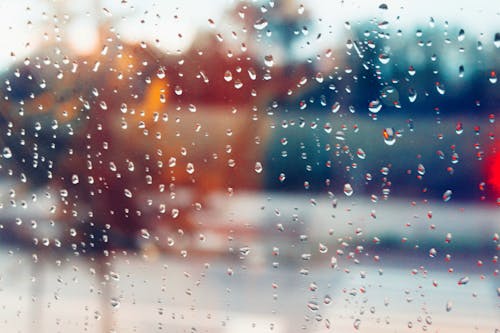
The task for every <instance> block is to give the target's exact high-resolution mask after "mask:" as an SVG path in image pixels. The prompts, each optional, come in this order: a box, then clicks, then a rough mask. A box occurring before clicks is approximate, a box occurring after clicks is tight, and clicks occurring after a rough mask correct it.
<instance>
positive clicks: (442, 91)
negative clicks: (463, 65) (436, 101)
mask: <svg viewBox="0 0 500 333" xmlns="http://www.w3.org/2000/svg"><path fill="white" fill-rule="evenodd" d="M436 90H437V92H438V93H439V94H440V95H444V94H445V93H446V89H445V87H444V84H442V83H441V82H436Z"/></svg>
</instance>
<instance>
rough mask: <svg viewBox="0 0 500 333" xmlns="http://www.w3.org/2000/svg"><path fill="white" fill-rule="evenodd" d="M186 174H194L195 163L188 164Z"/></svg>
mask: <svg viewBox="0 0 500 333" xmlns="http://www.w3.org/2000/svg"><path fill="white" fill-rule="evenodd" d="M186 172H187V173H188V174H190V175H192V174H193V173H194V164H193V163H188V164H187V165H186Z"/></svg>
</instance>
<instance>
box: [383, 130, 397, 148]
mask: <svg viewBox="0 0 500 333" xmlns="http://www.w3.org/2000/svg"><path fill="white" fill-rule="evenodd" d="M382 136H383V137H384V142H385V144H386V145H388V146H392V145H394V143H396V131H395V130H394V128H392V127H387V128H384V130H383V131H382Z"/></svg>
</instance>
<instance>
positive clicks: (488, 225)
mask: <svg viewBox="0 0 500 333" xmlns="http://www.w3.org/2000/svg"><path fill="white" fill-rule="evenodd" d="M220 199H221V200H222V199H223V198H220ZM213 200H215V201H217V200H218V199H217V197H215V198H214V199H213ZM223 201H224V200H223ZM358 201H359V203H358V202H356V201H353V200H350V201H349V202H347V201H345V200H339V201H338V202H337V206H336V208H333V207H332V205H331V203H330V200H317V201H316V202H315V204H314V205H312V204H311V202H310V201H308V200H304V198H301V197H300V196H286V195H282V194H281V195H280V194H272V193H268V194H267V195H250V194H247V195H242V196H241V197H238V196H236V197H235V198H232V199H229V200H227V199H225V203H226V206H225V208H226V209H225V210H223V214H222V215H221V216H220V217H219V218H214V216H212V220H210V221H206V223H217V221H220V222H219V223H221V224H230V225H231V226H232V227H233V228H236V227H237V226H238V223H239V221H245V223H246V224H247V228H249V229H250V230H254V231H255V232H254V233H253V236H252V237H251V238H245V233H243V232H241V231H239V232H238V233H235V236H237V237H236V238H235V239H232V240H228V239H226V240H225V241H224V240H222V241H221V240H220V239H218V241H217V242H215V240H214V242H215V243H213V244H210V242H211V241H212V239H215V238H211V237H210V236H209V234H207V236H206V240H205V241H204V242H203V243H206V244H205V246H206V247H208V248H210V252H207V253H206V254H203V246H199V247H198V250H197V251H195V249H196V247H197V245H196V244H197V242H200V241H199V240H193V241H192V244H190V245H189V249H188V250H187V255H186V256H185V257H183V255H181V251H182V247H177V246H176V245H174V246H173V248H174V250H173V251H172V252H171V254H170V255H164V254H157V253H155V252H151V251H150V252H147V251H146V252H140V253H136V254H134V253H131V252H129V253H128V255H126V256H124V255H123V254H120V252H117V253H116V254H115V255H111V256H110V259H109V262H110V263H111V266H109V268H108V269H109V271H110V273H109V274H108V275H107V276H106V278H107V281H106V283H108V284H110V285H111V289H112V295H111V298H110V299H104V300H102V298H103V297H104V296H101V295H99V293H100V290H101V287H102V284H100V283H98V282H96V281H97V280H96V279H95V276H94V274H92V273H91V272H92V269H95V267H94V266H93V263H92V261H89V260H88V259H87V258H82V259H79V258H78V257H73V256H70V255H68V256H67V259H65V260H63V261H62V263H60V266H58V265H57V264H56V263H57V260H58V259H57V258H56V257H54V258H52V257H50V256H48V257H47V256H46V257H45V259H44V258H41V256H42V255H43V252H40V251H37V253H39V254H40V258H39V261H38V263H37V264H33V258H32V256H31V253H30V252H29V251H28V249H22V248H21V249H18V250H12V247H11V248H5V247H4V248H1V251H0V253H1V260H0V263H1V264H0V265H1V267H0V271H1V272H2V274H1V280H0V288H1V292H0V299H1V304H0V309H1V310H0V317H1V318H2V321H1V322H0V329H1V330H2V331H5V332H34V331H36V332H67V331H68V330H69V331H72V332H86V331H90V332H95V331H98V329H99V327H100V324H101V320H102V319H101V313H102V311H103V310H102V308H101V307H102V303H100V302H101V301H103V303H104V306H107V307H108V310H111V311H112V313H113V320H114V322H115V323H116V326H115V330H116V332H161V331H165V332H195V331H196V332H236V331H237V332H300V331H302V329H306V330H307V331H311V332H328V331H331V332H353V331H356V328H355V326H358V325H359V327H360V329H363V330H365V331H368V332H411V331H415V330H423V329H426V330H427V331H429V332H454V333H456V332H475V331H477V332H495V329H499V328H500V316H499V314H500V296H499V290H498V288H499V287H500V283H499V272H498V269H499V265H498V262H492V258H493V257H492V253H495V243H494V242H493V240H492V237H493V236H494V230H498V229H499V226H500V218H499V214H498V212H497V208H495V207H493V208H492V209H491V208H490V209H487V208H485V207H481V206H477V205H471V204H455V203H450V204H449V205H442V204H439V205H437V206H433V205H432V204H428V206H430V207H431V208H432V214H433V217H432V220H431V222H434V223H436V225H437V226H438V230H432V229H429V225H430V222H428V221H425V219H428V217H427V213H428V211H429V207H426V206H424V207H419V205H416V206H415V207H410V208H408V206H409V203H408V202H405V201H402V200H394V201H391V200H389V201H387V202H378V203H376V204H375V203H372V202H370V201H369V200H368V198H364V199H363V198H358ZM275 207H280V209H281V211H280V213H279V214H277V213H276V211H275ZM373 207H376V208H377V209H376V211H377V216H376V219H373V217H370V211H372V208H373ZM4 209H6V208H4ZM254 212H256V213H254ZM332 212H334V213H336V217H335V219H334V220H332V217H331V215H332ZM293 213H295V214H297V215H298V216H300V218H299V219H300V222H299V220H297V219H296V220H293V219H290V217H291V216H292V214H293ZM226 214H227V215H226ZM224 215H225V216H226V217H225V218H224ZM278 215H279V216H278ZM227 216H230V217H231V219H230V220H231V221H230V222H228V219H227ZM280 218H281V219H283V221H281V222H282V223H283V224H284V227H285V228H293V224H294V223H295V224H296V226H297V229H296V230H295V231H291V232H289V233H287V232H286V230H285V232H283V231H279V230H276V228H275V225H274V224H275V223H279V222H280V221H279V219H280ZM273 219H274V220H273ZM422 220H424V221H422ZM285 221H288V222H285ZM312 221H314V223H312ZM408 221H409V222H412V224H413V226H412V227H408V226H406V223H408ZM259 223H260V224H259ZM264 223H267V225H263V224H264ZM300 224H302V227H301V228H298V226H299V225H300ZM375 225H376V226H375ZM212 227H215V226H212ZM330 228H333V229H335V231H334V233H333V234H334V236H331V235H329V232H328V229H330ZM357 228H362V230H363V232H362V235H359V234H358V235H356V233H355V230H356V229H357ZM405 229H410V230H411V231H410V232H408V231H407V230H406V231H405ZM206 230H207V232H208V230H209V228H206ZM235 230H236V229H235ZM448 232H451V233H452V234H453V241H452V242H451V243H452V244H453V242H458V243H459V245H458V246H457V247H458V248H459V249H458V250H457V247H455V248H453V247H449V248H448V249H447V248H446V246H443V250H442V251H443V253H441V252H439V253H438V254H437V255H436V257H435V258H431V257H429V255H427V251H428V248H427V247H425V246H427V245H426V244H433V245H434V246H435V245H436V244H444V243H445V242H444V235H445V234H446V233H448ZM330 233H331V231H330ZM302 234H304V235H305V234H307V235H308V239H307V241H303V240H300V239H301V238H300V235H302ZM437 235H439V236H437ZM403 236H407V237H408V240H407V243H408V244H406V245H407V247H404V246H402V247H399V248H398V247H394V246H393V245H392V247H391V245H390V242H389V241H387V239H390V238H391V237H400V238H401V237H403ZM337 237H339V238H342V239H343V240H344V241H348V242H351V244H352V245H351V246H347V247H345V244H344V245H341V244H339V243H338V239H337ZM372 237H378V238H379V239H380V244H378V245H376V246H374V247H371V248H370V247H368V246H367V245H369V243H371V238H372ZM365 238H366V239H368V240H369V242H365V241H363V239H365ZM419 239H426V240H427V242H428V243H425V242H422V249H418V247H417V248H415V244H417V243H418V242H419ZM462 241H467V242H470V243H471V244H470V245H471V246H470V247H466V246H462V245H461V244H460V242H462ZM474 242H478V243H481V246H480V244H477V246H473V245H474V244H472V243H474ZM319 243H323V244H324V245H325V246H328V247H329V249H328V252H326V253H321V252H319V251H318V244H319ZM359 244H362V245H364V248H365V250H364V251H362V252H359V247H357V246H356V245H359ZM185 245H186V244H185V243H184V244H183V246H185ZM244 245H245V248H246V249H247V250H246V251H247V252H245V253H243V252H242V251H243V250H241V247H243V246H244ZM406 245H405V246H406ZM276 247H278V248H279V252H280V253H279V255H277V256H276V255H272V252H273V248H274V251H276ZM462 247H463V250H461V248H462ZM214 248H216V251H214ZM341 248H342V249H345V254H344V255H341V252H338V249H341ZM352 248H356V249H357V252H356V251H354V252H356V253H354V254H348V253H350V249H352ZM336 249H337V251H336ZM488 249H489V250H488ZM320 250H321V249H320ZM191 251H193V252H191ZM440 251H441V250H440ZM446 251H450V252H446ZM464 251H465V252H464ZM467 251H470V253H467ZM234 252H236V254H235V253H234ZM445 252H446V253H451V254H452V257H451V258H452V259H451V260H450V261H449V262H446V260H445V258H444V257H445V255H444V253H445ZM214 253H215V254H214ZM307 253H309V254H310V256H306V257H304V256H303V254H307ZM332 256H333V257H335V258H338V260H336V261H335V262H334V263H333V262H332V261H331V258H332ZM376 256H377V257H376ZM301 257H302V259H300V258H301ZM374 258H376V260H374ZM479 259H481V260H482V265H481V266H478V265H477V264H476V261H477V260H479ZM276 263H278V264H279V265H278V264H276ZM34 267H37V268H38V271H36V272H34V271H32V269H33V268H34ZM450 269H452V270H451V271H450ZM96 274H97V275H98V273H96ZM462 278H467V279H466V280H463V279H462ZM461 279H462V282H460V283H459V281H461ZM105 280H106V279H105ZM33 295H36V296H35V297H36V301H33V300H32V297H34V296H33ZM358 319H359V322H358ZM33 320H34V321H35V322H34V323H33V324H32V326H30V324H29V323H30V322H32V321H33ZM20 322H22V323H24V324H23V325H19V323H20ZM30 327H31V328H30Z"/></svg>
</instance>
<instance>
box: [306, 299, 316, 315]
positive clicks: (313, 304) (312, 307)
mask: <svg viewBox="0 0 500 333" xmlns="http://www.w3.org/2000/svg"><path fill="white" fill-rule="evenodd" d="M307 307H308V308H309V310H311V311H312V312H316V311H318V310H319V305H318V303H317V302H316V301H309V302H308V303H307Z"/></svg>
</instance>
